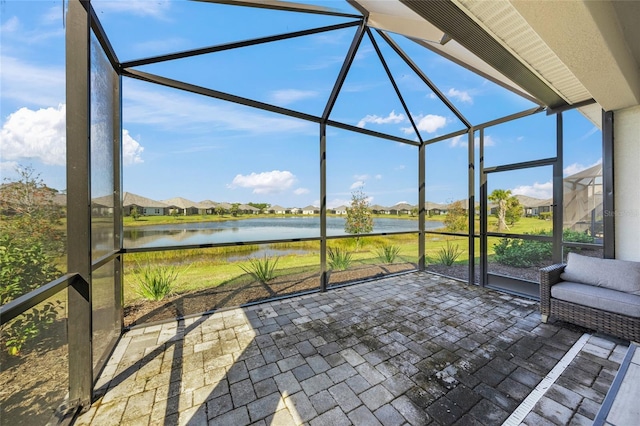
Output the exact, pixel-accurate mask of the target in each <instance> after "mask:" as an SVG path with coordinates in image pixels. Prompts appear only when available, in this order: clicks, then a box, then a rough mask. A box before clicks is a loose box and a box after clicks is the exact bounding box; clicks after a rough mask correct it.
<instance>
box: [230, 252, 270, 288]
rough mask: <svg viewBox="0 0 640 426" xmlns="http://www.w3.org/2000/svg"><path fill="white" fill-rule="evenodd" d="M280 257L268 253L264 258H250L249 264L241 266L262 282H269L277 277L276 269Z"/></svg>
mask: <svg viewBox="0 0 640 426" xmlns="http://www.w3.org/2000/svg"><path fill="white" fill-rule="evenodd" d="M278 259H279V258H278V257H277V256H276V257H268V256H267V255H266V254H265V255H264V258H262V259H258V258H254V259H249V265H246V266H245V265H240V268H241V269H242V270H243V271H244V272H246V273H247V274H249V275H252V276H253V277H254V278H255V279H257V280H258V281H260V282H261V283H267V282H269V281H271V280H272V279H274V278H275V276H276V274H275V270H276V266H277V265H278Z"/></svg>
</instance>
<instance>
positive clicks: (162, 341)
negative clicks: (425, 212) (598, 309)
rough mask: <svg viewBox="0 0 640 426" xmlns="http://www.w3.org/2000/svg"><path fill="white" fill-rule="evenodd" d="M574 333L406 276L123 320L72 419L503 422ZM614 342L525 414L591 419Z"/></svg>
mask: <svg viewBox="0 0 640 426" xmlns="http://www.w3.org/2000/svg"><path fill="white" fill-rule="evenodd" d="M584 332H585V330H582V329H579V328H576V327H572V326H569V325H567V324H564V323H559V322H558V323H549V324H542V323H541V322H540V314H539V311H538V306H537V303H535V302H533V301H530V300H527V299H522V298H519V297H515V296H511V295H507V294H502V293H497V292H494V291H491V290H487V289H483V288H479V287H476V286H467V285H466V284H464V283H460V282H457V281H454V280H450V279H446V278H443V277H440V276H436V275H432V274H429V273H421V272H415V273H409V274H404V275H399V276H395V277H389V278H384V279H381V280H377V281H372V282H367V283H361V284H356V285H353V286H350V287H344V288H341V289H338V290H331V291H329V292H327V293H316V294H311V295H305V296H300V297H294V298H290V299H286V300H281V301H276V302H269V303H265V304H261V305H256V306H252V307H248V308H238V309H232V310H227V311H222V312H217V313H214V314H211V315H209V316H203V317H199V318H190V319H188V320H180V321H175V322H169V323H166V324H160V325H154V326H151V327H146V328H137V329H134V330H131V331H129V332H127V333H125V334H124V335H123V337H122V338H121V340H120V342H119V345H118V347H117V348H116V349H115V351H114V353H113V357H112V358H111V359H110V360H109V362H108V363H107V365H106V367H105V369H104V371H103V374H102V376H101V377H100V378H99V380H98V382H97V387H98V390H97V392H96V394H97V395H98V396H100V398H99V399H98V400H97V401H95V403H94V404H93V406H92V407H91V408H90V409H89V410H88V411H87V413H85V414H83V415H82V416H80V418H79V419H78V421H77V422H76V424H77V425H85V424H93V425H103V424H158V423H164V424H169V423H171V424H174V423H175V424H189V425H199V424H203V425H218V424H220V425H242V424H252V423H253V424H279V425H288V424H303V423H304V424H310V425H327V424H331V425H340V424H344V425H350V424H367V425H373V424H383V425H405V424H406V425H423V424H424V425H426V424H434V425H436V424H486V425H494V424H500V423H501V422H503V421H504V420H505V419H506V418H507V417H508V416H509V415H510V414H511V413H512V412H513V411H514V410H515V408H516V407H517V406H518V405H519V404H520V403H521V402H522V401H523V400H524V399H525V398H526V397H527V396H528V395H529V394H530V393H531V391H532V390H533V389H534V388H535V387H536V386H537V385H538V383H539V382H540V381H541V380H542V379H543V378H544V377H545V376H546V375H547V374H548V373H549V371H550V370H551V369H552V368H553V367H554V366H555V365H556V363H557V362H558V360H560V359H561V358H562V357H563V356H564V355H565V353H566V352H567V351H568V350H569V348H571V346H572V345H573V344H574V343H575V342H576V341H577V340H578V339H579V338H580V336H581V335H582V334H583V333H584ZM624 349H625V342H620V341H616V340H615V339H610V338H607V337H604V336H597V335H596V336H592V337H591V338H590V339H589V341H588V343H587V344H586V345H585V346H584V348H583V350H582V351H581V352H580V353H579V355H578V356H577V357H576V358H575V359H574V361H573V362H572V363H571V364H570V365H569V367H568V368H567V369H566V370H565V372H564V373H563V374H562V375H561V376H560V378H559V379H558V380H557V381H556V382H555V383H554V384H553V386H552V387H551V388H550V389H549V391H548V392H547V393H546V394H545V395H544V396H543V398H542V399H541V400H540V401H538V403H537V404H536V405H535V407H534V409H533V410H532V411H531V413H530V414H529V415H528V416H527V417H526V418H525V421H524V423H525V424H531V425H533V424H558V423H560V424H562V423H573V424H585V423H588V422H589V421H590V420H592V419H593V418H594V417H595V415H596V413H597V411H598V409H599V407H600V404H601V403H602V400H603V399H604V395H605V394H606V392H607V390H608V387H609V386H610V384H611V382H612V380H613V378H614V376H615V373H616V371H617V369H618V366H619V363H620V362H621V360H622V357H623V356H624ZM167 422H168V423H167Z"/></svg>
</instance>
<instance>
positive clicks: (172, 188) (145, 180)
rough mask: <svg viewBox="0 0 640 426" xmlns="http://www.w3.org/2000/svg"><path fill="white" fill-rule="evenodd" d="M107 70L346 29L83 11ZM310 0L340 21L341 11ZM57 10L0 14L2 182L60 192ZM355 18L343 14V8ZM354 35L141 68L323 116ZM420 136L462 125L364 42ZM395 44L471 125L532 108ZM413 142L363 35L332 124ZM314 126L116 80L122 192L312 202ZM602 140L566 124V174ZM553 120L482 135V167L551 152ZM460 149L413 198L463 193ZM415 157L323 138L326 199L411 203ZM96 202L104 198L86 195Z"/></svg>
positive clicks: (155, 7)
mask: <svg viewBox="0 0 640 426" xmlns="http://www.w3.org/2000/svg"><path fill="white" fill-rule="evenodd" d="M92 3H93V4H94V7H95V9H96V11H97V14H98V16H99V18H100V20H101V22H102V24H103V26H104V28H105V29H106V31H107V34H108V35H109V37H110V40H111V42H112V44H113V46H114V49H115V51H116V53H117V55H118V57H119V59H120V60H121V61H127V60H133V59H139V58H144V57H148V56H153V55H158V54H163V53H171V52H174V51H181V50H186V49H192V48H197V47H205V46H210V45H216V44H220V43H226V42H231V41H238V40H245V39H250V38H254V37H261V36H267V35H272V34H278V33H284V32H290V31H298V30H303V29H308V28H314V27H320V26H327V25H334V24H338V23H343V22H348V21H350V20H349V19H345V18H333V17H326V16H319V15H307V14H291V13H287V12H281V11H266V10H259V9H251V8H242V7H234V6H228V5H216V4H207V3H201V2H185V1H158V0H155V1H145V0H128V1H118V2H113V1H99V0H95V1H94V2H92ZM315 3H320V4H325V5H329V6H331V7H339V8H340V9H342V10H350V8H349V6H348V5H347V4H346V2H337V1H330V2H321V1H316V2H315ZM62 8H63V3H62V1H61V0H50V1H24V0H20V1H15V0H13V1H12V0H8V1H3V2H2V3H0V13H1V15H0V16H1V17H0V19H1V22H0V25H1V27H0V35H1V44H0V49H1V50H0V55H1V58H0V60H1V71H0V73H1V76H0V78H1V93H0V96H1V98H0V113H1V124H2V129H1V132H2V133H1V135H2V152H1V154H2V158H1V159H0V171H1V173H2V176H3V178H12V177H15V168H16V167H18V166H27V165H30V166H32V167H33V168H34V169H35V170H37V171H38V172H39V173H40V174H41V176H42V178H43V179H44V180H45V182H47V184H49V185H50V186H52V187H54V188H57V189H64V188H65V187H66V182H65V165H64V162H65V90H64V87H65V74H64V54H65V52H64V26H63V25H64V23H63V9H62ZM353 12H354V13H355V11H353ZM354 32H355V27H350V28H345V29H341V30H336V31H331V32H326V33H321V34H316V35H312V36H306V37H302V38H296V39H291V40H285V41H279V42H273V43H269V44H264V45H259V46H253V47H248V48H243V49H239V50H230V51H224V52H217V53H215V54H210V55H206V56H202V57H193V58H186V59H181V60H178V61H172V62H166V63H159V64H154V65H149V66H145V67H140V68H139V69H140V70H142V71H145V72H149V73H154V74H159V75H162V76H165V77H169V78H173V79H178V80H184V81H186V82H188V83H192V84H196V85H201V86H205V87H208V88H211V89H215V90H220V91H223V92H228V93H231V94H234V95H239V96H244V97H250V98H254V99H256V100H259V101H262V102H267V103H272V104H274V105H277V106H281V107H285V108H289V109H294V110H298V111H301V112H304V113H308V114H313V115H316V116H318V115H321V114H322V111H323V109H324V106H325V104H326V101H327V99H328V97H329V94H330V93H331V90H332V88H333V84H334V81H335V78H336V76H337V75H338V72H339V70H340V67H341V65H342V61H343V58H344V56H345V54H346V52H347V50H348V48H349V45H350V43H351V40H352V38H353V35H354ZM375 37H376V42H377V43H378V44H379V46H380V49H381V51H382V53H383V55H385V58H386V60H387V63H388V66H389V68H390V69H391V72H392V74H393V75H394V78H395V79H396V83H397V85H398V87H399V89H400V91H401V92H402V93H403V96H404V97H405V100H406V102H407V105H408V107H409V110H410V114H411V116H412V117H413V119H414V121H415V122H416V124H417V126H418V129H419V131H420V134H421V136H422V137H423V138H424V139H430V138H435V137H437V136H440V135H444V134H448V133H450V132H454V131H456V130H460V129H462V128H463V126H462V124H461V123H460V122H459V121H458V120H457V118H456V117H455V115H454V114H453V113H452V112H451V111H449V110H448V109H447V108H446V107H445V106H444V105H443V104H442V103H441V101H440V100H439V99H437V97H436V96H435V95H434V93H433V92H432V91H431V90H430V89H429V88H428V87H427V86H426V85H425V84H424V83H423V82H422V81H421V80H420V79H419V78H418V76H416V75H415V74H414V73H413V71H412V70H410V69H409V68H408V67H407V66H406V64H404V62H402V61H401V60H400V58H399V57H398V56H397V55H395V53H394V52H393V51H392V50H391V49H390V48H389V47H388V46H387V45H385V43H384V42H383V41H382V39H381V38H380V37H378V36H377V35H376V36H375ZM392 37H393V39H394V40H395V41H396V42H397V43H398V44H399V45H400V46H401V47H402V48H403V49H404V50H405V51H406V52H407V53H408V54H409V55H411V56H412V58H413V59H414V61H415V62H416V64H417V65H418V66H419V67H420V68H421V69H422V70H423V72H424V73H425V74H426V75H428V76H429V78H430V79H431V80H432V81H433V82H434V83H435V84H436V85H437V86H438V87H439V89H440V90H441V91H442V92H443V93H444V94H445V95H446V96H447V97H448V98H449V99H450V100H451V102H452V103H453V104H454V105H455V106H456V107H457V108H458V109H459V110H460V111H461V112H462V114H464V115H465V117H466V118H467V119H468V120H469V121H470V122H471V123H473V124H479V123H482V122H485V121H488V120H491V119H495V118H498V117H501V116H503V115H507V114H510V113H514V112H518V111H522V110H525V109H528V108H530V107H532V106H533V105H532V104H531V103H530V102H529V101H527V100H524V99H522V98H520V97H518V96H516V95H514V94H513V93H511V92H509V91H507V90H505V89H502V88H501V87H499V86H497V85H495V84H493V83H491V82H489V81H487V80H485V79H483V78H481V77H479V76H477V75H474V74H473V73H471V72H469V71H467V70H465V69H463V68H461V67H459V66H457V65H455V64H452V63H450V62H449V61H448V60H446V59H444V58H441V57H438V56H437V55H435V54H433V53H431V52H428V51H426V50H425V49H424V48H422V47H420V46H418V45H417V44H416V43H414V42H412V41H410V40H407V39H405V38H403V37H401V36H398V35H392ZM330 118H331V119H332V120H335V121H340V122H344V123H347V124H351V125H354V126H358V127H364V128H366V129H370V130H375V131H379V132H384V133H388V134H390V135H394V136H401V137H404V138H407V139H410V140H417V137H416V135H415V133H414V131H413V129H412V128H411V125H410V122H409V117H408V116H407V114H406V112H405V111H404V110H403V108H402V105H401V103H400V101H399V100H398V98H397V96H396V95H395V92H394V91H393V87H392V85H391V83H390V81H389V79H388V78H387V75H386V73H385V71H384V68H383V67H382V65H381V63H380V61H379V60H378V58H377V55H376V53H375V50H374V47H373V45H372V43H371V42H370V41H369V39H368V38H366V37H365V39H364V41H363V43H362V45H361V46H360V49H359V51H358V54H357V56H356V60H355V61H354V63H353V66H352V68H351V70H350V72H349V74H348V76H347V79H346V81H345V84H344V86H343V88H342V91H341V93H340V95H339V97H338V100H337V102H336V105H335V107H334V109H333V110H332V114H331V117H330ZM318 138H319V129H318V125H316V124H314V123H310V122H306V121H303V120H299V119H294V118H290V117H287V116H283V115H278V114H274V113H270V112H264V111H261V110H257V109H253V108H249V107H244V106H241V105H236V104H231V103H228V102H223V101H220V100H217V99H211V98H206V97H202V96H197V95H194V94H190V93H186V92H181V91H177V90H174V89H169V88H165V87H159V86H155V85H152V84H149V83H144V82H141V81H137V80H133V79H129V78H123V145H124V146H123V152H124V167H123V187H124V188H123V189H124V190H125V191H129V192H133V193H136V194H139V195H142V196H146V197H149V198H153V199H157V200H163V199H168V198H172V197H177V196H182V197H185V198H188V199H191V200H193V201H202V200H205V199H211V200H214V201H227V202H242V203H244V202H251V201H253V202H268V203H270V204H279V205H283V206H287V207H293V206H296V207H304V206H307V205H309V204H315V205H319V194H320V189H319V187H320V181H319V170H320V166H319V145H318ZM600 138H601V135H600V131H599V130H598V129H597V128H596V127H595V126H594V125H593V124H592V123H590V122H589V121H588V120H586V119H585V118H584V117H582V116H581V115H580V114H579V113H578V112H575V111H573V112H570V113H567V114H565V142H566V143H565V164H564V167H565V174H571V173H575V172H577V171H579V170H581V169H584V168H586V167H588V166H591V165H593V164H596V163H598V162H599V161H601V157H602V154H601V150H600ZM554 144H555V118H554V117H547V116H546V115H544V114H538V115H536V116H534V117H530V118H527V119H525V120H519V121H517V122H513V123H509V124H505V125H501V126H497V127H493V128H490V129H488V130H487V131H486V132H485V146H486V152H485V164H486V165H488V166H492V165H498V164H504V163H512V162H519V161H527V160H534V159H538V158H546V157H552V156H554V155H555V145H554ZM466 147H467V137H466V136H464V137H459V138H453V139H451V140H446V141H442V142H439V143H437V144H434V145H431V146H429V147H428V148H427V200H429V201H434V202H449V201H452V200H456V199H460V198H464V197H466V190H467V181H466V177H467V158H466V154H467V149H466ZM417 152H418V150H417V148H416V147H414V146H410V145H404V144H399V143H396V142H391V141H388V140H383V139H378V138H373V137H368V136H364V135H361V134H358V133H354V132H348V131H345V130H341V129H337V128H332V127H330V128H329V129H328V131H327V176H328V177H327V203H328V205H329V207H334V206H338V205H340V204H346V203H348V202H349V199H350V196H351V193H352V192H353V191H354V190H355V189H358V188H361V189H363V190H364V192H365V193H366V194H367V195H368V196H369V197H370V199H371V200H370V201H371V203H374V204H382V205H393V204H396V203H398V202H408V203H411V204H416V203H417V200H418V195H417V189H416V188H417V185H416V183H417V180H418V159H417ZM550 181H551V172H550V168H539V169H533V170H527V171H522V172H509V173H504V174H496V175H492V176H491V179H490V181H489V190H492V189H495V188H506V189H511V190H512V191H513V192H514V193H521V194H523V195H529V196H534V197H537V198H548V197H550V196H551V182H550ZM94 195H96V196H98V195H102V194H94Z"/></svg>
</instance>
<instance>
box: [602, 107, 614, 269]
mask: <svg viewBox="0 0 640 426" xmlns="http://www.w3.org/2000/svg"><path fill="white" fill-rule="evenodd" d="M613 119H614V117H613V111H602V186H603V188H602V194H603V195H602V197H603V199H602V207H603V213H604V214H603V216H604V217H603V219H602V220H603V221H604V224H603V225H604V229H603V232H604V241H603V245H604V258H605V259H614V258H615V255H616V252H615V250H616V240H615V238H616V234H615V230H616V228H615V220H616V215H615V193H614V178H613V166H614V164H613V141H614V133H613V123H614V121H613Z"/></svg>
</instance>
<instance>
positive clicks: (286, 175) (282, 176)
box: [227, 170, 296, 194]
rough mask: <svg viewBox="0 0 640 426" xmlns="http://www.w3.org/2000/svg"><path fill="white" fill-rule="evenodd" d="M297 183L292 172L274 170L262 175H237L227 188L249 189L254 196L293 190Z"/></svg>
mask: <svg viewBox="0 0 640 426" xmlns="http://www.w3.org/2000/svg"><path fill="white" fill-rule="evenodd" d="M295 181H296V177H295V175H294V174H293V173H291V172H290V171H288V170H283V171H280V170H273V171H270V172H262V173H255V172H254V173H251V174H249V175H236V177H234V178H233V181H232V182H231V183H230V184H229V185H227V187H228V188H231V189H234V188H237V187H240V188H249V189H252V190H253V193H254V194H272V193H276V192H282V191H284V190H286V189H289V188H291V186H292V185H293V184H294V182H295Z"/></svg>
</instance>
